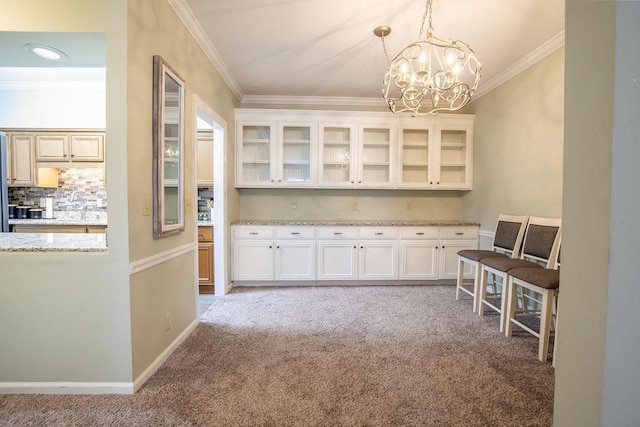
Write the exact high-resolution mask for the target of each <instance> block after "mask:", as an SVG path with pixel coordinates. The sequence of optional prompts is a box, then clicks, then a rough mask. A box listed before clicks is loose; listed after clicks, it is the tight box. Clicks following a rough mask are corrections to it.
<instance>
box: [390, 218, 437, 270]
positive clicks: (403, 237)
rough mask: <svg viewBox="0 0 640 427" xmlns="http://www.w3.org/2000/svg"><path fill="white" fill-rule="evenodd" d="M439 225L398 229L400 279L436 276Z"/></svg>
mask: <svg viewBox="0 0 640 427" xmlns="http://www.w3.org/2000/svg"><path fill="white" fill-rule="evenodd" d="M439 238H440V231H439V227H403V228H402V229H401V230H400V260H399V261H400V262H399V264H400V279H401V280H436V279H437V278H438V248H439V246H440V245H439Z"/></svg>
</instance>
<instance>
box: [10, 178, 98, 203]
mask: <svg viewBox="0 0 640 427" xmlns="http://www.w3.org/2000/svg"><path fill="white" fill-rule="evenodd" d="M42 197H51V198H52V199H53V210H54V211H82V210H86V211H90V212H106V211H107V189H106V188H105V186H104V170H103V169H101V168H82V169H77V168H73V169H72V168H70V169H60V170H59V172H58V188H40V187H9V203H11V204H16V205H32V206H39V205H40V198H42Z"/></svg>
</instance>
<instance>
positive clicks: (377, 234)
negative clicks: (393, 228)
mask: <svg viewBox="0 0 640 427" xmlns="http://www.w3.org/2000/svg"><path fill="white" fill-rule="evenodd" d="M373 234H375V235H376V236H382V235H383V234H384V233H380V232H377V233H373Z"/></svg>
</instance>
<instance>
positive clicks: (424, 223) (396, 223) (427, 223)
mask: <svg viewBox="0 0 640 427" xmlns="http://www.w3.org/2000/svg"><path fill="white" fill-rule="evenodd" d="M231 225H308V226H352V227H358V226H362V227H367V226H374V227H442V226H445V227H446V226H450V227H455V226H457V227H461V226H470V225H471V226H473V225H477V226H479V225H480V224H479V223H477V222H469V221H460V220H357V219H354V220H337V221H332V220H297V219H284V220H270V219H242V220H238V221H233V222H232V223H231Z"/></svg>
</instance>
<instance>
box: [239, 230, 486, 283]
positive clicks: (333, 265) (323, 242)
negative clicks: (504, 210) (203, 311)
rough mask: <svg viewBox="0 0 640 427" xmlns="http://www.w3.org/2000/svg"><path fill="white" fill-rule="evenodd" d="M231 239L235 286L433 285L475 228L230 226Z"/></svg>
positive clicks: (446, 275) (451, 270)
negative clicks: (327, 283)
mask: <svg viewBox="0 0 640 427" xmlns="http://www.w3.org/2000/svg"><path fill="white" fill-rule="evenodd" d="M232 238H233V239H232V247H233V259H232V264H233V271H232V279H233V280H234V281H236V282H243V281H258V282H260V281H274V280H282V281H287V280H297V281H310V280H311V281H318V282H320V281H331V280H336V281H338V280H339V281H351V280H356V281H357V280H360V281H381V280H387V281H407V280H436V279H455V278H456V275H457V252H458V251H459V250H462V249H477V247H478V226H475V225H473V226H460V225H455V226H453V225H451V226H397V227H396V226H360V227H357V226H330V225H325V226H284V225H283V226H270V225H269V226H267V225H234V226H232ZM465 277H466V278H472V277H473V272H472V271H471V270H470V269H469V268H467V270H465Z"/></svg>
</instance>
